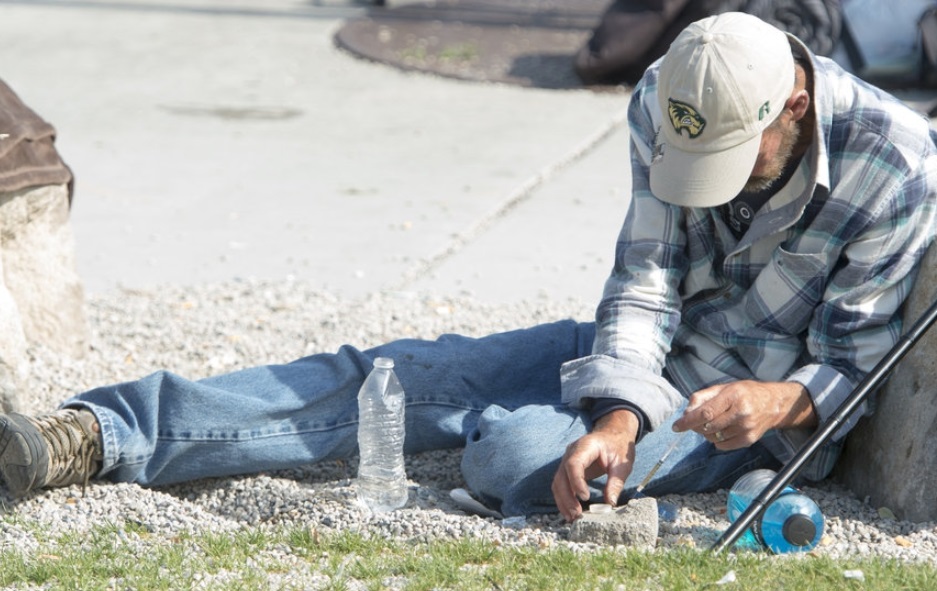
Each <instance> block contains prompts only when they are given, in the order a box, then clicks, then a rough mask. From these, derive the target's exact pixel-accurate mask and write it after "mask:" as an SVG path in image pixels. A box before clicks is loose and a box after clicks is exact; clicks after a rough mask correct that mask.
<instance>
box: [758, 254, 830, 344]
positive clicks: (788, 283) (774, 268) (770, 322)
mask: <svg viewBox="0 0 937 591" xmlns="http://www.w3.org/2000/svg"><path fill="white" fill-rule="evenodd" d="M829 261H830V256H829V255H828V254H826V253H794V252H789V251H787V250H785V249H783V248H781V247H780V246H779V247H777V248H776V249H775V250H774V252H773V253H772V256H771V260H770V261H769V262H768V264H767V265H766V266H765V268H764V269H762V271H761V272H760V273H759V274H758V277H756V278H755V281H754V282H753V283H752V286H751V289H750V290H749V292H748V293H747V294H746V296H745V305H744V310H745V313H746V315H747V316H748V318H749V321H750V322H751V324H752V326H753V327H755V328H757V329H761V330H765V331H768V332H770V333H775V334H779V335H797V334H800V333H802V332H803V331H805V330H806V329H807V327H808V325H809V324H810V319H811V317H812V316H813V312H814V310H815V309H816V307H817V305H818V304H819V303H820V301H821V298H822V297H823V292H824V290H825V289H826V282H827V278H828V276H829Z"/></svg>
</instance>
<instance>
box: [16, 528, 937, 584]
mask: <svg viewBox="0 0 937 591" xmlns="http://www.w3.org/2000/svg"><path fill="white" fill-rule="evenodd" d="M37 537H38V536H37ZM41 539H42V542H41V547H40V548H39V549H38V550H35V551H32V552H29V553H26V552H24V551H22V550H20V549H17V548H9V547H8V548H4V549H3V550H2V551H0V587H2V588H8V587H14V588H20V589H22V588H27V587H29V586H33V587H41V588H42V589H75V590H79V589H80V590H82V591H86V590H94V589H102V590H104V589H141V590H146V589H165V590H173V591H176V590H184V589H193V588H198V589H224V590H241V589H243V590H245V591H247V590H251V591H254V590H258V589H294V588H297V589H298V588H314V589H327V590H336V591H337V590H345V589H375V590H376V589H388V588H392V589H406V590H427V591H428V590H436V589H459V590H463V589H464V590H468V591H473V590H479V591H482V590H485V591H492V590H495V591H499V590H501V591H506V590H508V589H523V590H538V589H544V590H547V589H549V590H553V589H558V590H564V589H568V590H571V591H581V590H591V589H595V590H608V591H632V590H635V591H643V590H649V591H653V590H666V591H680V590H691V589H692V590H700V589H709V590H723V589H725V590H733V591H737V590H745V591H750V590H760V589H765V590H772V591H773V590H788V589H789V590H791V591H807V590H809V591H825V590H842V589H846V590H851V589H856V590H862V591H874V590H881V591H902V590H922V591H923V590H933V589H937V569H935V567H933V566H928V565H923V564H909V563H903V562H898V561H894V560H881V559H868V558H866V559H859V558H856V559H854V560H853V559H849V560H833V559H830V558H826V557H822V556H798V557H774V556H770V555H767V554H758V553H750V552H743V553H738V554H732V553H726V554H722V555H718V556H717V555H713V554H711V553H709V552H706V551H700V550H693V549H674V550H667V551H659V552H654V553H650V552H640V551H634V550H630V551H624V550H615V549H611V548H609V549H603V550H597V551H592V552H582V553H577V552H574V551H572V550H570V549H569V548H566V547H564V546H555V547H552V548H547V549H537V548H531V547H506V546H496V545H494V544H491V543H488V542H482V541H477V540H469V539H463V540H452V541H445V542H434V543H432V544H416V543H404V542H395V541H392V540H386V539H382V538H365V537H362V536H361V535H359V534H353V533H341V534H334V533H333V534H329V535H325V534H320V533H318V532H316V531H314V530H310V529H303V528H292V529H280V530H261V529H245V530H242V531H239V532H237V533H229V534H219V533H208V534H203V535H194V536H180V537H178V538H176V539H173V540H167V539H165V538H161V537H157V536H152V535H150V534H148V533H147V532H146V531H145V530H143V529H142V528H139V527H135V526H134V525H133V524H130V523H127V524H123V525H122V526H116V525H106V526H102V527H99V528H97V529H95V530H94V531H93V532H91V533H90V534H88V533H86V534H82V535H77V534H62V535H54V534H50V533H49V532H43V535H42V536H41ZM847 570H861V571H862V572H863V574H864V580H862V581H860V580H855V579H847V578H846V577H845V576H844V574H843V573H844V571H847ZM730 571H732V572H734V573H735V575H736V580H735V581H734V582H728V583H722V584H717V582H719V581H720V580H721V579H722V578H723V577H724V576H725V575H726V574H727V573H729V572H730ZM288 573H298V574H302V575H306V576H307V579H306V581H307V585H308V586H306V587H300V586H290V584H289V583H288V582H287V580H286V579H281V578H279V577H281V576H283V575H286V574H288Z"/></svg>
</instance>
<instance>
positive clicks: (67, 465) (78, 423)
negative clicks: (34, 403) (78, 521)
mask: <svg viewBox="0 0 937 591" xmlns="http://www.w3.org/2000/svg"><path fill="white" fill-rule="evenodd" d="M84 412H87V411H84ZM89 414H90V413H89ZM33 420H34V421H35V422H36V423H37V424H38V427H39V431H40V432H41V433H42V435H43V437H44V438H45V440H46V443H48V446H49V471H48V473H47V474H46V482H45V484H44V486H50V487H52V486H68V485H70V484H78V483H81V494H82V495H84V494H85V489H86V488H87V486H88V481H89V480H90V479H91V476H92V475H93V474H94V473H95V472H96V471H97V462H99V461H100V460H101V457H102V452H101V449H100V447H99V444H98V436H97V434H96V433H94V432H92V430H91V426H90V424H88V425H86V424H84V422H82V420H81V419H80V417H79V411H77V410H74V409H65V410H61V411H58V412H55V413H51V414H47V415H42V416H39V417H35V418H34V419H33ZM92 420H93V419H92Z"/></svg>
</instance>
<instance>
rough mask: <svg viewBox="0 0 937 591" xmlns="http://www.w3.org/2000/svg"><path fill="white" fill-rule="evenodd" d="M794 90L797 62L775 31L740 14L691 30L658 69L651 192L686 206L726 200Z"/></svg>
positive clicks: (746, 172)
mask: <svg viewBox="0 0 937 591" xmlns="http://www.w3.org/2000/svg"><path fill="white" fill-rule="evenodd" d="M793 91H794V58H793V55H792V54H791V45H790V42H789V41H788V36H787V34H786V33H784V32H783V31H781V30H780V29H777V28H775V27H774V26H772V25H769V24H768V23H766V22H764V21H763V20H761V19H759V18H758V17H755V16H752V15H750V14H745V13H741V12H727V13H723V14H720V15H717V16H712V17H709V18H706V19H703V20H701V21H697V22H695V23H692V24H691V25H689V26H688V27H687V28H686V29H684V30H683V32H682V33H680V35H679V36H678V37H677V38H676V40H674V42H673V44H671V46H670V49H669V50H668V51H667V54H666V55H665V56H664V58H663V60H662V61H661V65H660V70H659V74H658V80H657V100H658V102H659V104H660V109H661V112H662V114H663V122H662V123H661V128H660V131H659V133H658V135H657V140H656V142H657V145H656V146H655V149H654V156H653V158H652V161H651V192H652V193H653V194H654V195H655V196H656V197H657V198H658V199H660V200H662V201H666V202H668V203H673V204H675V205H680V206H686V207H713V206H716V205H722V204H723V203H727V202H729V201H731V200H732V198H733V197H735V196H736V195H737V194H738V193H739V192H740V191H741V190H742V188H743V187H744V186H745V183H746V182H747V181H748V178H749V177H750V176H751V173H752V169H753V168H754V166H755V161H756V160H757V158H758V150H759V147H760V144H761V133H762V132H763V131H764V130H765V128H766V127H768V126H769V125H770V124H771V123H772V122H773V121H774V120H775V118H777V116H778V115H780V114H781V111H782V110H783V108H784V104H785V103H786V102H787V99H788V98H790V96H791V93H792V92H793Z"/></svg>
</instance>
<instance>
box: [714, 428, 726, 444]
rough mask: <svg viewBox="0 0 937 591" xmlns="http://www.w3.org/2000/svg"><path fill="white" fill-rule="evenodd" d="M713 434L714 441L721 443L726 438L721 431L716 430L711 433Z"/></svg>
mask: <svg viewBox="0 0 937 591" xmlns="http://www.w3.org/2000/svg"><path fill="white" fill-rule="evenodd" d="M713 436H714V437H715V438H716V441H717V442H719V443H722V442H723V441H725V440H726V437H725V435H723V434H722V431H716V432H715V433H713Z"/></svg>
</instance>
